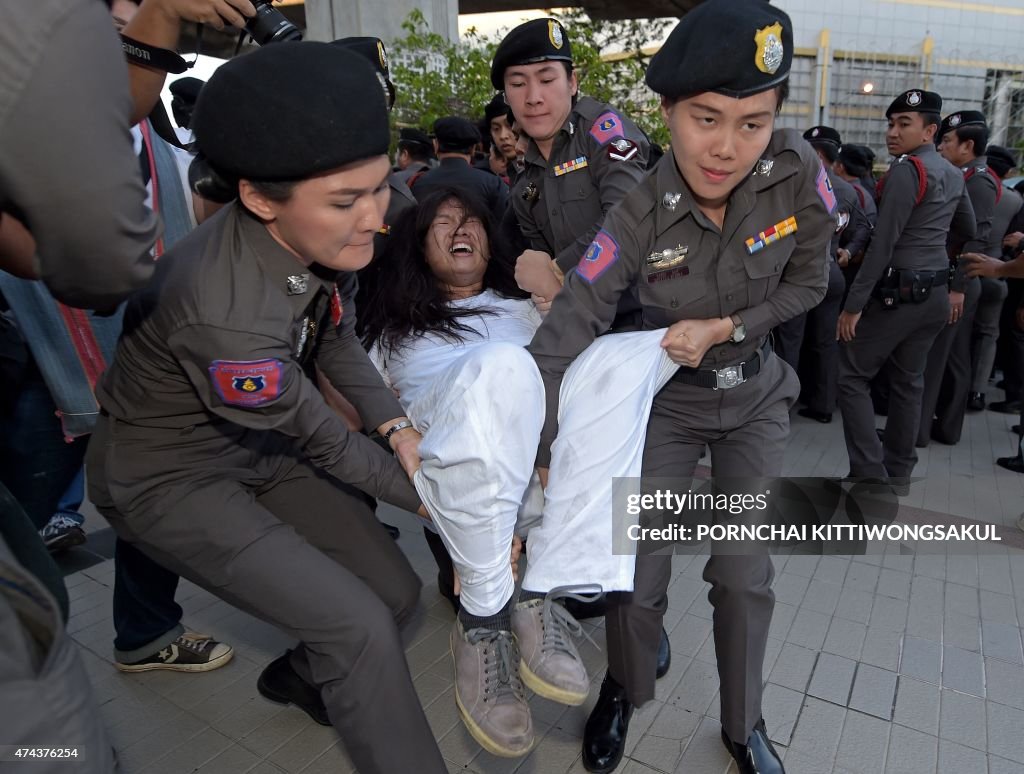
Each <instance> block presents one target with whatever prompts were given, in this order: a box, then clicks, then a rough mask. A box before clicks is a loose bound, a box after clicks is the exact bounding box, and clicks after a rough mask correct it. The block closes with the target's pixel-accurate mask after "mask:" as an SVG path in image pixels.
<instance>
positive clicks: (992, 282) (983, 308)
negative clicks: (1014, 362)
mask: <svg viewBox="0 0 1024 774" xmlns="http://www.w3.org/2000/svg"><path fill="white" fill-rule="evenodd" d="M1006 294H1007V288H1006V280H1004V279H1001V278H998V277H982V278H981V298H979V299H978V310H977V311H976V312H975V313H974V336H973V340H972V341H971V347H972V349H971V370H972V372H973V374H974V376H973V378H972V380H971V392H980V393H985V392H986V391H987V390H988V379H989V376H990V375H991V374H992V366H993V365H995V362H996V346H997V345H998V343H999V316H1000V314H1002V311H1003V302H1004V301H1005V300H1006Z"/></svg>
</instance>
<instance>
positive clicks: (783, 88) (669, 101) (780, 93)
mask: <svg viewBox="0 0 1024 774" xmlns="http://www.w3.org/2000/svg"><path fill="white" fill-rule="evenodd" d="M774 89H775V96H776V103H775V115H778V114H779V113H781V112H782V106H783V105H784V104H785V103H786V100H787V99H789V78H786V80H784V81H783V82H782V83H780V84H778V85H777V86H775V87H774ZM700 93H703V92H697V93H696V94H682V95H680V96H678V97H666V96H662V98H661V99H662V101H663V102H664V103H665V105H666V106H672V105H674V104H676V103H677V102H679V101H680V100H684V99H690V98H691V97H696V96H697V94H700Z"/></svg>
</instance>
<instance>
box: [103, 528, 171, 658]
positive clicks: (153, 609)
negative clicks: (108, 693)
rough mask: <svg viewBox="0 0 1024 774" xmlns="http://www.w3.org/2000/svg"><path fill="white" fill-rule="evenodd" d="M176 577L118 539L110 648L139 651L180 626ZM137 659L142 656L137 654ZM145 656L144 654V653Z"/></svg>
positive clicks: (132, 546)
mask: <svg viewBox="0 0 1024 774" xmlns="http://www.w3.org/2000/svg"><path fill="white" fill-rule="evenodd" d="M177 590H178V575H177V574H176V573H173V572H171V571H170V570H167V569H165V568H164V567H161V566H160V565H159V564H157V563H156V562H154V561H153V560H152V559H150V558H149V557H148V556H146V555H145V554H144V553H142V551H140V550H139V549H138V548H137V547H136V546H134V545H133V544H132V543H127V542H125V541H124V540H121V538H118V539H117V543H116V544H115V546H114V630H115V632H116V634H117V636H116V637H115V638H114V647H115V648H116V649H117V650H119V651H122V652H124V651H134V650H141V649H143V648H145V647H146V646H148V645H152V644H153V643H156V642H158V641H160V640H161V639H163V638H164V637H165V635H167V634H168V632H172V631H175V630H176V629H179V627H180V625H181V616H182V610H181V605H179V604H178V603H177V602H175V601H174V594H175V592H176V591H177ZM139 655H140V659H138V660H141V657H144V655H143V654H139ZM145 655H148V654H145Z"/></svg>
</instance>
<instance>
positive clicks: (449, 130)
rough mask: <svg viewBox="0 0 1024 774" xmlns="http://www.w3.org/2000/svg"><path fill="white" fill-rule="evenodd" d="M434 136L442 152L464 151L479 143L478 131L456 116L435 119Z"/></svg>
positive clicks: (469, 123)
mask: <svg viewBox="0 0 1024 774" xmlns="http://www.w3.org/2000/svg"><path fill="white" fill-rule="evenodd" d="M434 136H435V137H436V138H437V144H438V146H439V147H440V149H441V150H442V151H444V150H465V149H466V148H472V147H473V146H474V145H476V144H477V143H478V142H480V131H479V130H478V129H477V128H476V127H475V126H473V124H472V123H471V122H470V121H467V120H466V119H465V118H459V117H457V116H447V117H445V118H439V119H437V120H436V121H435V122H434Z"/></svg>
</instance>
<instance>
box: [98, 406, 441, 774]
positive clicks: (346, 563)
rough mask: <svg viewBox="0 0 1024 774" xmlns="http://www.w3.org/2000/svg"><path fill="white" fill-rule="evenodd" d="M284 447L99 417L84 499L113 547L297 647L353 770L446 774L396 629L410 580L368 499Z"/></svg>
mask: <svg viewBox="0 0 1024 774" xmlns="http://www.w3.org/2000/svg"><path fill="white" fill-rule="evenodd" d="M292 449H293V445H292V444H291V443H290V442H289V441H288V440H287V439H285V438H284V437H283V436H280V435H278V434H276V433H273V432H266V431H249V430H244V429H242V428H239V427H238V426H236V425H231V424H228V423H220V422H217V423H211V424H206V425H199V426H196V427H195V428H186V429H184V430H164V429H153V428H144V427H138V426H133V425H128V424H125V423H123V422H117V421H115V420H111V419H101V421H100V423H99V425H98V426H97V429H96V432H95V433H94V434H93V438H92V441H91V443H90V447H89V452H88V455H87V465H88V471H89V484H90V497H91V499H92V500H93V502H94V503H95V504H96V506H97V508H99V510H100V512H101V513H102V514H103V515H104V516H105V517H106V518H107V519H108V520H109V521H110V522H111V525H112V526H113V527H114V529H115V530H116V531H117V533H118V534H119V536H120V537H121V538H123V539H124V540H127V541H129V542H133V543H135V544H136V546H137V547H138V548H139V549H140V550H142V551H143V552H144V553H146V554H148V555H149V556H151V557H152V558H153V559H154V560H155V561H157V562H158V563H160V564H162V565H164V566H165V567H167V568H168V569H170V570H172V571H174V572H177V573H178V574H179V575H181V576H183V577H186V578H188V579H190V580H192V581H193V582H194V583H196V584H198V585H200V586H203V587H205V588H206V589H208V590H209V591H211V592H212V593H214V594H216V595H217V596H219V597H221V598H222V599H224V600H225V601H227V602H228V603H230V604H232V605H234V606H236V607H238V608H240V609H242V610H244V611H246V612H248V613H251V614H252V615H254V616H256V617H258V618H261V619H262V620H264V621H267V622H269V623H271V624H273V625H275V626H277V627H278V628H279V629H281V630H282V631H284V632H286V633H288V634H290V635H291V636H293V637H295V638H296V639H298V640H299V641H300V645H299V646H298V647H297V648H295V650H294V651H293V652H292V656H291V663H292V665H293V666H294V667H295V669H296V671H297V672H298V674H299V675H300V676H302V677H303V678H304V679H305V680H306V681H307V682H309V683H311V684H312V685H316V686H318V687H319V688H320V693H321V696H322V698H323V701H324V704H325V705H326V707H327V713H328V716H329V717H330V719H331V722H332V723H333V725H334V727H335V728H336V729H337V731H338V733H339V734H340V735H341V738H342V740H343V741H344V743H345V748H346V750H347V752H348V754H349V756H350V757H351V758H352V761H353V763H355V764H356V766H357V768H358V769H359V771H360V772H364V773H365V774H393V772H399V771H416V772H430V773H431V774H434V773H435V772H444V771H446V768H445V765H444V761H443V759H442V758H441V754H440V752H439V751H438V749H437V744H436V742H435V741H434V736H433V733H432V732H431V729H430V726H429V725H428V724H427V721H426V718H425V717H424V715H423V709H422V707H421V705H420V701H419V698H418V697H417V694H416V691H415V690H414V688H413V684H412V678H411V676H410V674H409V669H408V665H407V664H406V660H405V653H404V649H403V646H402V641H401V637H400V635H399V631H398V626H396V621H397V623H398V624H399V625H400V624H401V623H403V622H405V621H406V620H407V619H408V618H409V617H410V615H411V614H412V612H413V611H414V609H415V607H416V604H417V601H418V597H419V589H420V582H419V579H418V577H417V576H416V574H415V573H414V572H413V570H412V567H411V566H410V565H409V563H408V561H407V560H406V559H405V557H404V555H403V554H402V553H401V551H400V550H399V549H398V547H397V546H396V545H395V543H394V541H393V540H392V539H391V538H390V537H389V536H388V534H387V532H386V531H385V530H384V528H383V526H382V525H381V524H380V523H379V522H378V521H377V520H376V518H375V517H374V515H373V512H372V511H371V510H370V508H369V507H368V506H367V505H366V503H365V501H364V500H363V499H361V498H360V497H358V496H357V495H355V494H353V493H352V492H351V491H346V489H345V488H344V487H343V486H342V485H340V484H339V483H338V482H336V481H334V480H333V479H331V478H329V477H327V476H326V475H323V474H321V473H320V472H318V471H317V470H315V469H314V468H312V467H311V466H310V465H308V463H305V462H304V461H302V460H300V459H297V458H296V457H294V456H293V453H292ZM396 738H400V739H401V740H402V741H401V744H395V739H396Z"/></svg>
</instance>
